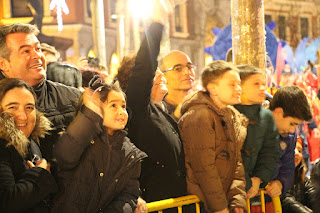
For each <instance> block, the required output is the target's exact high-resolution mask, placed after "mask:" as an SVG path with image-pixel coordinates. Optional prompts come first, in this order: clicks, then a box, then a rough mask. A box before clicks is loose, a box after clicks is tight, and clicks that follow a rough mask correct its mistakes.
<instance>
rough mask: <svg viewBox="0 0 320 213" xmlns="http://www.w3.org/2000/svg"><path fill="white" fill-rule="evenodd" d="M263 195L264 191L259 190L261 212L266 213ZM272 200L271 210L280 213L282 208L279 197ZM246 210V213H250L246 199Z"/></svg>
mask: <svg viewBox="0 0 320 213" xmlns="http://www.w3.org/2000/svg"><path fill="white" fill-rule="evenodd" d="M264 194H265V190H263V189H260V196H261V211H262V212H263V213H264V212H266V203H265V199H264ZM271 199H272V204H273V208H274V213H282V207H281V201H280V198H279V197H273V198H271ZM247 209H248V211H247V212H248V213H250V212H251V210H250V200H249V199H247Z"/></svg>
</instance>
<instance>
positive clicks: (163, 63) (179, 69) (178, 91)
mask: <svg viewBox="0 0 320 213" xmlns="http://www.w3.org/2000/svg"><path fill="white" fill-rule="evenodd" d="M195 68H196V66H195V65H194V64H192V62H191V60H190V58H189V56H187V55H186V54H185V53H183V52H181V51H177V50H175V51H172V52H170V53H169V54H167V55H166V56H164V57H163V58H162V59H161V60H160V61H159V69H160V70H161V71H162V72H163V73H164V77H165V78H166V80H167V87H168V94H167V95H166V96H165V98H164V102H165V103H166V105H167V109H168V113H169V114H170V115H172V116H173V117H174V118H175V119H176V120H179V118H180V117H181V114H180V108H181V104H182V102H183V100H184V98H185V96H186V95H187V94H188V92H189V91H190V90H191V89H192V87H193V83H194V77H195Z"/></svg>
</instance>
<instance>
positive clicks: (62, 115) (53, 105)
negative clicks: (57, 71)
mask: <svg viewBox="0 0 320 213" xmlns="http://www.w3.org/2000/svg"><path fill="white" fill-rule="evenodd" d="M3 78H5V76H4V75H3V73H2V72H0V80H1V79H3ZM33 89H34V91H35V93H36V95H37V99H38V100H37V108H38V109H39V110H40V111H41V112H43V113H44V115H45V116H46V117H47V118H48V119H49V121H50V122H51V123H52V124H53V125H52V126H53V127H54V130H51V131H50V134H49V135H47V136H46V137H45V138H43V139H41V141H40V144H41V145H40V149H41V153H42V155H43V157H44V158H45V159H46V160H48V161H50V162H51V163H53V162H52V158H53V157H52V147H53V144H54V143H55V141H57V139H58V137H59V133H60V132H62V131H64V128H66V127H67V126H68V125H69V124H70V123H71V121H72V120H73V119H74V117H75V115H76V110H77V109H76V108H77V105H78V99H79V97H80V91H79V90H77V89H76V88H73V87H68V86H65V85H63V84H60V83H56V82H52V81H49V80H45V79H44V80H43V81H41V82H40V83H39V84H38V85H36V86H34V87H33ZM51 166H52V165H51ZM51 168H52V167H51Z"/></svg>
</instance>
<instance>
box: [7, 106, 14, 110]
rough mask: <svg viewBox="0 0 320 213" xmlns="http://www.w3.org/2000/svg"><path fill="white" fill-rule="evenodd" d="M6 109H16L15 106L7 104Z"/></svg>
mask: <svg viewBox="0 0 320 213" xmlns="http://www.w3.org/2000/svg"><path fill="white" fill-rule="evenodd" d="M7 109H9V110H14V109H16V107H15V106H9V107H7Z"/></svg>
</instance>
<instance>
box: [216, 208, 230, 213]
mask: <svg viewBox="0 0 320 213" xmlns="http://www.w3.org/2000/svg"><path fill="white" fill-rule="evenodd" d="M215 213H229V209H228V208H225V209H222V210H221V211H217V212H215Z"/></svg>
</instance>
